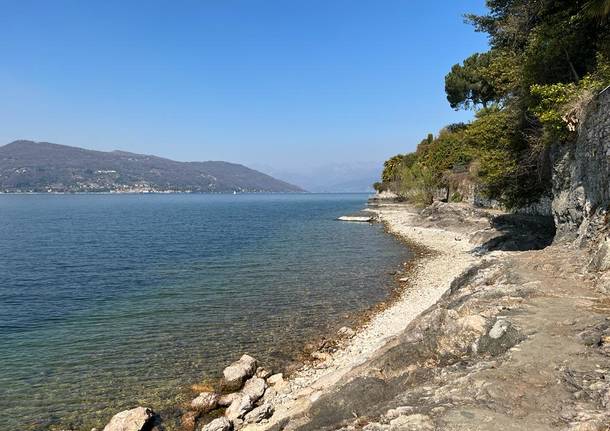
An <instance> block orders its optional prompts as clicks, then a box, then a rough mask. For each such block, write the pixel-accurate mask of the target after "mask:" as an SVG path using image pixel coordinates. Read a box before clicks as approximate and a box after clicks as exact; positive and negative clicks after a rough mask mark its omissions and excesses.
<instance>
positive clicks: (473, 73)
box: [445, 53, 497, 109]
mask: <svg viewBox="0 0 610 431" xmlns="http://www.w3.org/2000/svg"><path fill="white" fill-rule="evenodd" d="M490 62H491V56H490V55H489V54H488V53H486V54H473V55H471V56H470V57H468V58H467V59H466V60H464V63H463V64H461V65H460V64H454V65H453V67H452V68H451V72H449V73H448V74H447V76H445V92H446V93H447V100H448V101H449V104H450V105H451V107H452V108H454V109H459V108H464V109H471V108H475V107H476V106H478V105H483V107H486V106H487V105H488V104H489V103H490V102H492V101H494V100H496V99H497V94H496V92H495V90H494V87H493V84H492V82H490V81H489V80H488V79H487V73H486V69H487V68H488V67H489V65H490Z"/></svg>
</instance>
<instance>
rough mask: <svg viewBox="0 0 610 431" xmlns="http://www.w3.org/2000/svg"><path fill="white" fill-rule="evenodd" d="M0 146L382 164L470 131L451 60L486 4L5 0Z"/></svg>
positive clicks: (469, 48)
mask: <svg viewBox="0 0 610 431" xmlns="http://www.w3.org/2000/svg"><path fill="white" fill-rule="evenodd" d="M0 10H1V13H0V145H3V144H5V143H9V142H11V141H13V140H16V139H31V140H36V141H47V142H54V143H58V144H65V145H73V146H80V147H85V148H90V149H98V150H104V151H105V150H115V149H121V150H126V151H132V152H137V153H145V154H155V155H159V156H163V157H168V158H172V159H175V160H182V161H191V160H226V161H232V162H239V163H245V164H247V165H250V166H254V167H259V168H263V169H267V170H268V171H278V172H279V171H290V170H293V171H298V170H300V171H307V170H308V169H313V168H314V167H316V168H319V167H320V166H323V165H325V164H329V165H331V164H335V165H336V164H350V163H352V164H355V165H354V166H356V165H357V164H361V163H377V162H380V161H383V160H385V159H386V158H388V157H389V156H392V155H394V154H397V153H404V152H408V151H412V150H414V148H415V146H416V145H417V143H418V142H419V141H420V140H421V139H422V138H423V137H425V136H426V134H427V133H429V132H436V131H437V130H438V129H439V128H440V127H442V126H443V125H446V124H449V123H453V122H458V121H467V120H468V119H470V118H471V116H472V113H470V112H456V111H453V110H452V109H451V108H450V107H449V105H448V103H447V101H446V99H445V94H444V76H445V74H446V73H447V72H448V71H449V69H450V67H451V65H453V64H455V63H457V62H459V61H461V60H463V59H464V58H465V57H467V56H469V55H470V54H472V53H474V52H478V51H484V50H486V46H487V39H486V37H485V35H483V34H480V33H476V32H474V30H473V28H472V27H471V26H470V25H468V24H465V23H464V19H463V14H464V13H467V12H476V13H481V12H483V11H484V0H437V1H434V2H431V1H426V0H383V1H381V0H300V1H296V0H282V1H279V0H207V1H206V0H198V1H194V0H193V1H189V0H181V1H169V0H167V1H157V0H146V1H135V0H134V1H115V0H105V1H97V2H92V1H81V0H75V1H65V0H54V1H46V0H40V1H31V0H0Z"/></svg>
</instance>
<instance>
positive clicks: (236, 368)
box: [222, 355, 256, 388]
mask: <svg viewBox="0 0 610 431" xmlns="http://www.w3.org/2000/svg"><path fill="white" fill-rule="evenodd" d="M255 372H256V359H254V358H253V357H252V356H249V355H243V356H242V357H241V358H239V361H237V362H233V363H232V364H231V365H229V366H228V367H227V368H225V369H224V370H223V372H222V374H223V377H224V383H225V385H226V386H228V387H232V388H240V387H241V385H242V384H243V383H244V381H245V380H246V379H248V378H250V377H252V376H253V375H254V373H255Z"/></svg>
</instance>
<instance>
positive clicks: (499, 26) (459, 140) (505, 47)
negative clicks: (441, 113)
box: [375, 0, 610, 208]
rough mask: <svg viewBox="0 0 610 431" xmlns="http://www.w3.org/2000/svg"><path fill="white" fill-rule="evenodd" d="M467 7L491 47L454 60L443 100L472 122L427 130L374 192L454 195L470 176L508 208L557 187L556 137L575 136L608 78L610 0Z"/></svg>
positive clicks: (559, 140)
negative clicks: (483, 10) (480, 9)
mask: <svg viewBox="0 0 610 431" xmlns="http://www.w3.org/2000/svg"><path fill="white" fill-rule="evenodd" d="M487 7H488V13H487V14H486V15H467V16H466V19H467V21H468V22H470V23H471V24H472V25H473V26H474V28H475V30H476V31H480V32H485V33H487V34H488V36H489V42H490V49H489V51H487V52H483V53H475V54H473V55H471V56H470V57H468V58H466V59H464V60H463V61H462V62H461V63H460V64H456V65H454V66H453V67H452V68H451V70H450V71H449V72H448V74H447V76H446V77H445V91H446V94H447V100H448V102H449V104H450V105H451V107H453V108H455V109H469V110H474V111H475V117H474V120H473V121H471V122H470V123H467V124H464V123H459V124H450V125H448V126H446V127H444V128H443V129H442V130H440V131H439V132H438V133H437V134H436V135H433V134H430V135H428V136H427V137H426V138H425V139H424V140H422V141H421V143H420V144H419V145H418V146H417V150H416V151H415V152H413V153H409V154H400V155H397V156H394V157H392V158H391V159H389V160H387V161H386V162H385V165H384V170H383V174H382V181H381V182H380V183H376V184H375V187H376V189H377V190H380V191H381V190H391V191H394V192H396V193H397V194H399V195H400V196H401V197H402V198H404V199H406V200H410V201H412V202H415V203H419V204H424V205H425V204H428V203H430V202H431V201H432V198H433V194H434V192H435V190H438V189H445V190H447V191H448V198H449V200H454V201H459V200H461V199H462V195H461V194H460V193H459V191H458V189H459V188H458V187H457V186H456V185H457V184H458V183H463V182H465V181H466V182H470V183H471V184H473V187H476V189H477V190H479V192H480V193H481V194H482V195H484V196H486V197H488V198H491V199H496V200H498V201H499V202H500V203H501V204H503V205H504V206H505V207H507V208H514V207H520V206H524V205H527V204H529V203H532V202H536V201H537V200H539V199H540V198H541V197H542V196H545V195H548V194H549V192H550V188H551V181H550V179H551V171H552V163H551V160H550V149H551V146H552V145H558V144H569V143H570V142H573V141H574V140H575V138H576V131H577V128H578V124H579V122H580V121H581V120H582V116H583V113H584V111H585V108H586V106H587V104H588V103H589V102H590V101H591V100H592V99H593V98H594V97H595V96H596V95H597V94H598V93H599V92H600V91H602V90H603V89H604V88H605V87H606V86H607V85H608V84H610V31H609V29H610V0H588V1H578V0H487Z"/></svg>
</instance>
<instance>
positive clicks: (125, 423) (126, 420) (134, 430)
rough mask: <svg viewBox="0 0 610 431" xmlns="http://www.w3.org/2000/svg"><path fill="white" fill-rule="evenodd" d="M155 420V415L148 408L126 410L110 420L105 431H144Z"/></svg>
mask: <svg viewBox="0 0 610 431" xmlns="http://www.w3.org/2000/svg"><path fill="white" fill-rule="evenodd" d="M154 418H155V413H154V412H153V411H152V410H151V409H149V408H147V407H136V408H135V409H131V410H124V411H122V412H120V413H117V414H116V415H114V416H113V417H112V419H110V422H108V425H106V426H105V427H104V431H142V430H143V429H144V427H145V426H147V425H150V424H151V423H152V422H153V421H154Z"/></svg>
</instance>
